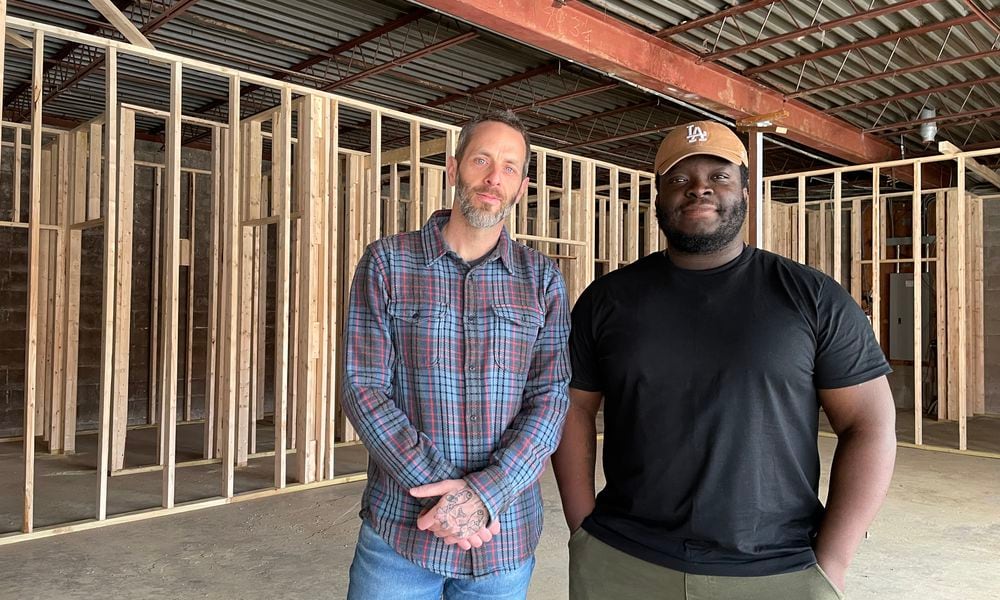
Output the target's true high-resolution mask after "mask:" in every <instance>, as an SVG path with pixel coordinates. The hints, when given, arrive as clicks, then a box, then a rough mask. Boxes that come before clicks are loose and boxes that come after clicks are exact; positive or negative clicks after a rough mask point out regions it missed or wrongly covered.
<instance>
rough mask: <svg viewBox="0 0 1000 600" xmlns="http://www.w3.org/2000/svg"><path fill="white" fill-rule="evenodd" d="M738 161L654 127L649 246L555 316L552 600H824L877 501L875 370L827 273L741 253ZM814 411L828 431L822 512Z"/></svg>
mask: <svg viewBox="0 0 1000 600" xmlns="http://www.w3.org/2000/svg"><path fill="white" fill-rule="evenodd" d="M746 165H747V159H746V150H745V148H744V146H743V144H742V142H741V141H740V140H739V138H738V137H737V136H736V135H735V134H734V133H733V132H732V131H730V130H729V129H728V128H726V127H724V126H722V125H719V124H717V123H711V122H706V121H702V122H696V123H691V124H688V125H684V126H681V127H678V128H676V129H675V130H673V131H672V132H671V133H670V134H669V135H668V136H667V137H666V139H665V140H664V141H663V144H662V145H661V146H660V150H659V152H658V153H657V157H656V164H655V168H656V174H657V189H658V192H659V195H658V197H657V200H656V215H657V220H658V221H659V225H660V229H661V230H662V231H663V232H664V234H665V235H666V237H667V241H668V244H669V250H668V251H666V252H663V253H655V254H651V255H649V256H646V257H645V258H643V259H641V260H639V261H637V262H636V263H634V264H631V265H629V266H627V267H624V268H622V269H619V270H617V271H614V272H612V273H610V274H608V275H606V276H604V277H602V278H600V279H599V280H597V281H595V282H594V283H593V284H592V285H591V286H590V287H589V288H587V290H586V291H585V292H584V293H583V295H582V296H581V297H580V299H579V300H578V301H577V304H576V306H575V307H574V309H573V329H572V333H571V336H570V351H571V355H572V362H573V378H572V382H571V384H570V398H571V407H570V411H569V414H568V416H567V418H566V425H565V429H564V431H563V437H562V443H561V444H560V446H559V450H558V451H557V452H556V454H555V455H553V457H552V462H553V466H554V468H555V474H556V479H557V481H558V483H559V491H560V493H561V495H562V501H563V509H564V511H565V514H566V521H567V523H568V524H569V527H570V531H571V532H572V535H571V538H570V548H569V550H570V598H571V600H578V599H587V598H616V599H617V598H664V599H672V598H701V599H711V598H719V599H722V598H726V599H729V598H735V599H756V598H760V599H765V598H766V599H768V600H771V599H775V598H780V599H784V598H788V599H820V598H841V597H843V595H842V591H841V590H843V589H844V576H845V573H846V571H847V567H848V565H849V564H850V562H851V559H852V557H853V555H854V552H855V550H856V549H857V546H858V544H859V543H860V541H861V538H862V536H863V535H864V532H865V529H866V528H867V527H868V525H869V524H870V522H871V521H872V519H873V518H874V517H875V514H876V512H877V511H878V508H879V506H880V505H881V503H882V501H883V499H884V497H885V494H886V491H887V490H888V486H889V479H890V477H891V475H892V468H893V462H894V459H895V443H896V440H895V431H894V426H895V425H894V420H895V410H894V406H893V402H892V396H891V393H890V391H889V386H888V383H887V381H886V378H885V375H886V373H888V372H889V370H890V369H889V366H888V364H887V363H886V360H885V357H884V355H883V354H882V351H881V349H880V348H879V345H878V343H877V342H876V341H875V337H874V334H873V332H872V329H871V326H870V324H869V322H868V320H867V318H866V317H865V315H864V313H862V311H861V310H860V308H859V307H858V306H857V304H856V303H855V302H854V301H853V300H852V299H851V297H850V296H849V295H848V294H847V293H846V291H845V290H844V289H843V288H842V287H841V286H840V285H838V284H837V283H836V282H835V281H834V280H833V279H831V278H830V277H827V276H826V275H823V274H822V273H820V272H818V271H816V270H814V269H811V268H809V267H806V266H803V265H800V264H798V263H796V262H794V261H791V260H788V259H786V258H783V257H780V256H777V255H775V254H771V253H769V252H765V251H762V250H758V249H756V248H752V247H748V246H745V245H744V244H743V242H742V239H741V237H740V230H741V227H742V225H743V220H744V218H745V216H746V210H747V202H748V196H749V194H748V191H747V167H746ZM602 399H603V401H604V452H603V465H604V473H605V477H606V479H607V485H606V487H605V488H604V489H603V490H602V491H601V493H600V494H599V495H597V497H596V499H595V495H594V467H595V457H596V426H595V417H596V414H597V411H598V408H599V407H600V405H601V401H602ZM820 407H822V408H823V410H824V412H825V413H826V415H827V417H828V418H829V420H830V423H831V425H832V426H833V428H834V430H835V431H836V433H837V435H838V444H837V450H836V454H835V455H834V462H833V470H832V472H831V474H830V488H829V495H828V500H827V503H826V506H825V507H824V506H823V505H822V504H821V503H820V501H819V499H818V488H819V471H820V468H819V454H818V450H817V445H816V436H817V433H818V431H817V430H818V415H819V408H820Z"/></svg>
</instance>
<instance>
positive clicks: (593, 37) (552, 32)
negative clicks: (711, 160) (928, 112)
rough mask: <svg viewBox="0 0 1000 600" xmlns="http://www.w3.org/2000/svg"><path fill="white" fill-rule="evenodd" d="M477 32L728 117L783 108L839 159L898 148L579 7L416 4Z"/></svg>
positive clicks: (797, 136) (797, 132) (467, 0)
mask: <svg viewBox="0 0 1000 600" xmlns="http://www.w3.org/2000/svg"><path fill="white" fill-rule="evenodd" d="M420 3H421V4H424V5H426V6H429V7H431V8H434V9H437V10H440V11H442V12H445V13H448V14H450V15H452V16H454V17H457V18H459V19H462V20H465V21H467V22H470V23H473V24H475V25H478V26H480V27H482V28H485V29H488V30H491V31H494V32H497V33H499V34H501V35H505V36H508V37H510V38H513V39H515V40H518V41H520V42H523V43H526V44H528V45H531V46H534V47H536V48H540V49H542V50H545V51H547V52H550V53H552V54H555V55H557V56H562V57H565V58H567V59H570V60H574V61H577V62H580V63H583V64H585V65H588V66H590V67H592V68H595V69H598V70H601V71H604V72H607V73H608V74H609V75H611V76H612V77H615V78H618V79H620V80H624V81H627V82H630V83H633V84H635V85H637V86H639V87H642V88H645V89H648V90H651V91H653V92H656V93H659V94H662V95H665V96H669V97H672V98H677V99H680V100H682V101H684V102H687V103H690V104H694V105H697V106H700V107H702V108H704V109H707V110H711V111H715V112H718V113H721V114H724V115H726V116H728V117H730V118H732V119H737V118H740V117H745V116H749V115H754V114H763V113H768V112H773V111H776V110H781V109H782V108H784V109H786V110H788V112H789V117H788V119H787V120H785V121H784V122H783V123H782V125H785V126H787V127H788V129H789V133H788V137H789V138H791V139H793V140H795V141H797V142H800V143H802V144H806V145H809V146H811V147H813V148H816V149H818V150H821V151H823V152H827V153H829V154H832V155H834V156H838V157H840V158H843V159H846V160H849V161H852V162H858V163H867V162H880V161H886V160H892V159H895V158H897V157H898V156H899V151H898V149H897V148H896V147H895V146H894V145H893V144H889V143H887V142H885V141H883V140H881V139H879V138H877V137H875V136H870V135H865V134H864V133H863V132H862V131H861V130H859V129H858V128H856V127H853V126H851V125H849V124H848V123H846V122H844V121H842V120H840V119H838V118H836V117H832V116H830V115H827V114H825V113H823V112H822V111H820V110H817V109H814V108H811V107H809V106H806V105H805V104H802V103H799V102H788V101H786V100H785V98H784V97H782V95H781V94H780V93H778V92H776V91H774V90H771V89H768V88H766V87H764V86H762V85H760V84H758V83H756V82H754V81H751V80H750V79H747V78H746V77H742V76H740V75H738V74H735V73H733V72H732V71H729V70H728V69H726V68H724V67H722V66H719V65H714V64H702V65H699V64H698V57H697V56H696V55H694V54H692V53H691V52H688V51H686V50H684V49H682V48H679V47H677V46H676V45H674V44H671V43H669V42H666V41H664V40H660V39H658V38H656V37H654V36H652V35H649V34H647V33H644V32H642V31H640V30H638V29H636V28H634V27H630V26H629V25H627V24H625V23H622V22H620V21H617V20H615V19H613V18H611V17H607V16H605V15H602V14H601V13H600V12H598V11H596V10H593V9H590V8H588V7H586V6H582V5H580V4H577V3H573V4H558V3H550V2H537V1H534V0H510V1H508V2H505V3H504V10H503V11H497V10H495V2H489V1H487V0H420Z"/></svg>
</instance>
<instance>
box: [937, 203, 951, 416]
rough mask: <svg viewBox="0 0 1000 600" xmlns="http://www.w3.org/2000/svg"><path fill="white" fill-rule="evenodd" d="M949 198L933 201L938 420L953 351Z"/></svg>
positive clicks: (944, 406) (943, 413)
mask: <svg viewBox="0 0 1000 600" xmlns="http://www.w3.org/2000/svg"><path fill="white" fill-rule="evenodd" d="M947 204H948V202H947V195H946V193H945V192H937V193H936V194H935V199H934V220H935V227H934V250H935V251H934V258H935V259H936V262H935V265H934V266H935V269H936V273H935V283H934V288H935V292H936V296H937V297H936V298H935V300H936V302H937V399H938V412H937V418H938V419H946V418H947V417H948V412H947V409H948V379H949V377H948V374H949V366H948V352H949V350H950V349H951V341H950V340H949V339H948V278H947V265H948V264H949V260H950V259H949V258H948V250H947V239H948V225H947V222H948V218H947V214H946V211H947V210H948V209H947Z"/></svg>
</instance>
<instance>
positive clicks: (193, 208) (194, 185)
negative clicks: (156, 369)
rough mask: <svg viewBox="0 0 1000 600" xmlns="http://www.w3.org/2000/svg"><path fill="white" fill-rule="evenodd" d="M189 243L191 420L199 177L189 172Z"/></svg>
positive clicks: (187, 411) (187, 380)
mask: <svg viewBox="0 0 1000 600" xmlns="http://www.w3.org/2000/svg"><path fill="white" fill-rule="evenodd" d="M187 193H188V237H187V239H188V243H187V244H186V246H187V248H186V250H187V252H186V253H185V257H186V258H187V302H186V304H187V308H186V310H185V312H186V313H187V314H186V315H185V316H186V317H187V326H186V327H185V328H184V329H185V331H186V334H187V335H186V337H187V340H186V343H185V344H184V346H185V348H186V353H185V358H184V420H185V421H190V420H191V409H192V406H191V404H192V401H193V398H192V396H193V393H192V392H193V390H192V371H193V370H194V275H195V271H194V259H195V246H196V244H195V240H196V238H195V231H196V228H195V223H196V221H195V220H196V219H197V212H198V209H197V204H198V202H197V198H198V177H197V175H195V174H194V173H188V184H187Z"/></svg>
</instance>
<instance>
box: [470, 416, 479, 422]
mask: <svg viewBox="0 0 1000 600" xmlns="http://www.w3.org/2000/svg"><path fill="white" fill-rule="evenodd" d="M469 420H470V421H478V420H479V417H477V416H476V415H472V416H471V417H469Z"/></svg>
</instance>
